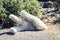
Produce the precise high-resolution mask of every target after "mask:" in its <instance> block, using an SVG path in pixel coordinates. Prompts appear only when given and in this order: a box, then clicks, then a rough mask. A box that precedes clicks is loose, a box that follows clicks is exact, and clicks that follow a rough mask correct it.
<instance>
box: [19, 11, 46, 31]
mask: <svg viewBox="0 0 60 40" xmlns="http://www.w3.org/2000/svg"><path fill="white" fill-rule="evenodd" d="M20 15H21V16H22V17H23V18H24V19H25V20H28V21H29V22H31V23H32V24H33V25H34V26H35V27H36V28H37V29H39V30H43V29H47V26H46V25H45V24H44V22H42V21H41V20H40V19H39V18H37V17H35V16H33V15H31V14H29V13H27V12H26V11H25V10H23V11H21V14H20Z"/></svg>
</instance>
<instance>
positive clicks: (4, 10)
mask: <svg viewBox="0 0 60 40" xmlns="http://www.w3.org/2000/svg"><path fill="white" fill-rule="evenodd" d="M40 8H41V6H40V3H39V2H38V1H37V0H0V17H2V18H3V19H4V20H5V21H6V20H8V19H9V18H8V16H9V15H10V14H14V15H16V16H18V17H20V12H21V11H22V10H26V11H27V12H28V13H30V14H32V15H35V16H37V17H39V16H41V11H40ZM8 21H9V20H8ZM6 23H7V21H6Z"/></svg>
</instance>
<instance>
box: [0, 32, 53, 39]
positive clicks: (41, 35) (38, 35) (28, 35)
mask: <svg viewBox="0 0 60 40" xmlns="http://www.w3.org/2000/svg"><path fill="white" fill-rule="evenodd" d="M0 40H53V36H52V35H51V34H49V33H46V32H42V31H37V32H33V31H32V32H30V31H29V32H28V31H27V32H19V33H16V34H15V35H6V34H4V35H1V36H0Z"/></svg>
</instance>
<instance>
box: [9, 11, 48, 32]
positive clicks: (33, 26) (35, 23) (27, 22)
mask: <svg viewBox="0 0 60 40" xmlns="http://www.w3.org/2000/svg"><path fill="white" fill-rule="evenodd" d="M20 15H21V16H22V17H23V18H18V17H17V16H15V15H13V14H10V16H9V18H10V19H11V20H12V21H14V22H16V23H17V24H18V26H15V27H12V28H10V30H9V31H10V32H18V31H25V30H44V29H47V26H46V25H45V24H44V23H43V22H42V21H41V20H40V19H39V18H37V17H35V16H33V15H31V14H29V13H27V12H26V11H24V10H23V11H21V14H20Z"/></svg>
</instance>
